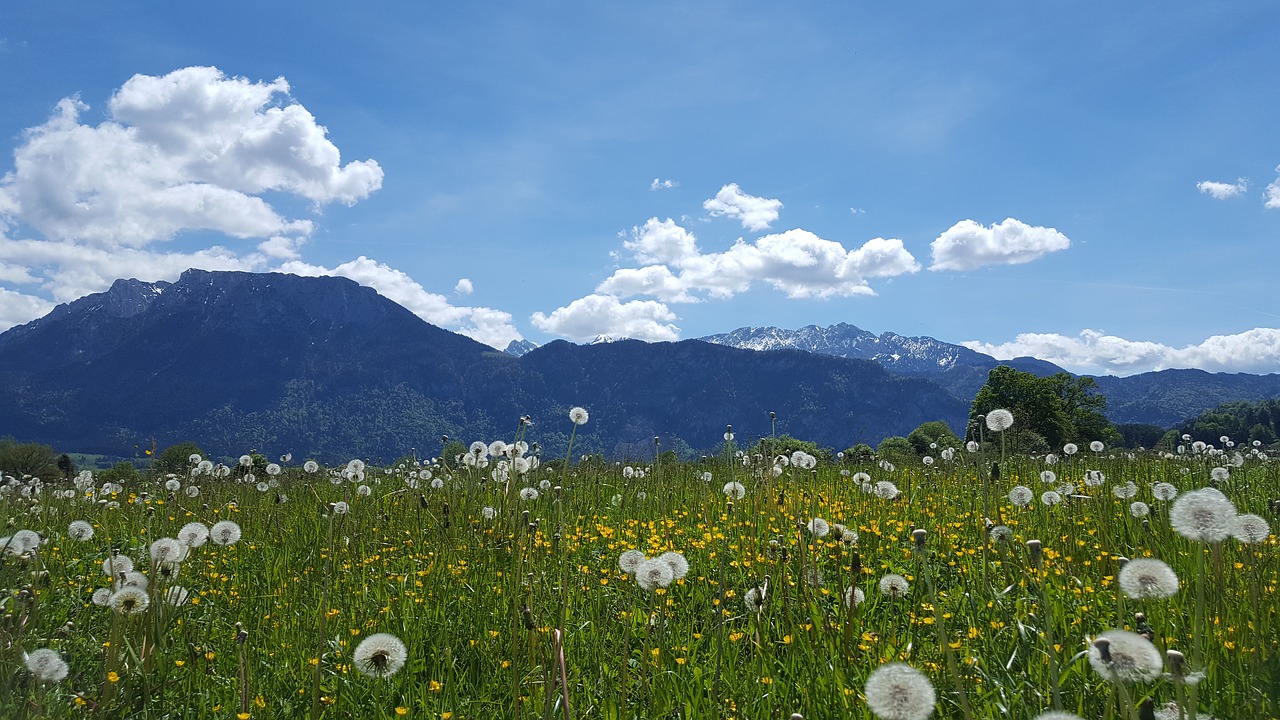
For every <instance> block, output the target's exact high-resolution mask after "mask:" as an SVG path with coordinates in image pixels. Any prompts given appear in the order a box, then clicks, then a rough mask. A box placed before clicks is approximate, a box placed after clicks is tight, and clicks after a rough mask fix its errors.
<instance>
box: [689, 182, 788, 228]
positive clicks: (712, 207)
mask: <svg viewBox="0 0 1280 720" xmlns="http://www.w3.org/2000/svg"><path fill="white" fill-rule="evenodd" d="M702 207H703V208H704V209H705V210H707V211H708V212H710V213H711V216H712V217H719V216H721V215H723V216H725V217H731V218H735V219H737V220H740V221H741V222H742V227H744V228H746V229H748V230H750V231H752V232H756V231H759V230H764V229H766V228H768V227H769V226H770V225H772V224H773V222H774V221H775V220H777V219H778V211H779V210H781V209H782V201H781V200H772V199H770V198H762V197H756V196H754V195H748V194H746V193H744V192H742V189H741V188H739V187H738V184H737V183H729V184H728V185H725V186H724V187H722V188H720V192H718V193H716V196H715V197H713V198H711V199H710V200H707V201H706V202H704V203H702Z"/></svg>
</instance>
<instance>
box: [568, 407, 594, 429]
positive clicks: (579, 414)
mask: <svg viewBox="0 0 1280 720" xmlns="http://www.w3.org/2000/svg"><path fill="white" fill-rule="evenodd" d="M589 418H590V415H588V414H587V411H586V409H585V408H580V407H575V408H573V409H572V410H570V411H569V419H570V420H572V421H573V424H574V425H586V424H587V420H588V419H589Z"/></svg>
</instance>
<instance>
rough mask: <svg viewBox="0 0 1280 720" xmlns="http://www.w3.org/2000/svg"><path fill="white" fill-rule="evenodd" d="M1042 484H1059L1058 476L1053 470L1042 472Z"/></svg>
mask: <svg viewBox="0 0 1280 720" xmlns="http://www.w3.org/2000/svg"><path fill="white" fill-rule="evenodd" d="M1040 482H1042V483H1044V484H1046V485H1049V484H1052V483H1056V482H1058V476H1057V474H1056V473H1054V472H1053V471H1052V470H1041V471H1040Z"/></svg>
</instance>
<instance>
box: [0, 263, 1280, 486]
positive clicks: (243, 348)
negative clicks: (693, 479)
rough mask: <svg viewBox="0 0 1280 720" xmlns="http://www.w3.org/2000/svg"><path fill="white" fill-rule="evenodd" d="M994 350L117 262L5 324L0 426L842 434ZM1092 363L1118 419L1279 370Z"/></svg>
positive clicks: (339, 450) (354, 439)
mask: <svg viewBox="0 0 1280 720" xmlns="http://www.w3.org/2000/svg"><path fill="white" fill-rule="evenodd" d="M516 353H520V354H519V355H518V356H517V354H516ZM997 364H1000V363H999V361H996V360H995V359H994V358H991V357H990V356H987V355H983V354H981V353H977V352H974V351H972V350H970V349H968V348H964V347H962V346H957V345H951V344H948V343H944V342H940V341H938V340H934V339H932V338H927V337H904V336H900V335H895V334H893V333H885V334H883V335H879V336H877V335H874V334H872V333H869V332H866V331H864V330H861V329H859V328H857V327H855V326H853V325H848V324H841V325H836V326H832V327H830V328H819V327H815V326H810V327H806V328H802V329H800V330H797V331H786V330H779V329H777V328H742V329H739V330H736V331H734V332H732V333H726V334H724V335H717V336H712V337H709V338H705V339H704V340H685V341H680V342H674V343H644V342H640V341H636V340H626V339H613V338H610V341H608V342H603V341H602V342H597V343H592V344H588V345H575V344H572V343H568V342H565V341H555V342H551V343H548V344H546V345H543V346H541V347H536V346H532V343H527V344H523V345H520V346H517V347H514V348H508V351H507V352H500V351H497V350H494V349H493V348H490V347H488V346H486V345H482V344H480V343H477V342H475V341H473V340H471V339H469V338H467V337H464V336H462V335H458V334H456V333H452V332H449V331H447V330H444V329H442V328H439V327H436V326H434V325H431V324H430V323H427V322H425V321H423V320H422V319H420V318H418V317H417V316H416V315H414V314H413V313H411V312H409V311H408V310H406V309H405V308H403V307H401V306H399V305H397V304H396V303H394V302H392V301H390V300H388V299H386V298H384V297H382V296H381V295H379V294H377V292H375V291H374V290H372V289H370V288H367V287H362V286H360V285H358V284H356V283H355V282H353V281H351V280H347V279H344V278H336V277H314V278H304V277H297V276H292V275H283V274H278V273H243V272H208V271H202V270H188V271H187V272H185V273H183V275H182V276H181V278H179V279H178V280H177V281H175V282H173V283H167V282H155V283H148V282H141V281H138V280H119V281H117V282H116V283H115V284H113V285H112V287H111V288H110V289H109V290H107V291H106V292H103V293H97V294H94V295H89V296H86V297H84V298H81V299H79V300H76V301H74V302H71V303H67V304H64V305H60V306H58V307H57V308H55V309H54V310H53V311H52V312H50V313H49V314H48V315H47V316H45V317H43V318H40V319H38V320H35V321H32V322H30V323H27V324H25V325H20V326H17V327H14V328H11V329H10V330H8V331H6V332H4V333H2V334H0V407H4V408H5V412H4V413H2V414H0V435H12V436H14V437H17V438H19V439H22V440H24V441H36V442H44V443H49V444H52V445H54V446H55V447H58V448H60V449H69V450H76V451H82V452H101V453H106V454H116V455H122V454H123V455H127V454H129V451H130V450H131V449H132V448H133V447H134V446H135V445H137V444H140V443H148V444H149V443H150V442H151V441H152V438H154V439H155V442H156V443H157V444H159V445H161V446H164V445H168V444H172V443H176V442H180V441H184V440H193V441H195V442H197V444H200V445H201V446H202V447H203V448H205V450H206V451H208V452H210V453H212V454H215V455H238V454H240V453H242V452H246V451H248V450H250V449H256V450H260V451H262V452H265V453H269V454H270V453H275V454H283V453H286V452H289V453H293V454H294V456H295V457H314V458H317V459H320V460H331V461H336V460H341V459H344V458H350V457H364V458H369V459H379V458H382V459H390V458H393V457H398V456H402V455H406V454H408V453H409V452H411V451H417V453H418V454H419V455H420V456H429V455H432V454H438V453H439V448H440V444H441V442H442V439H441V438H442V436H446V435H447V436H449V437H450V438H453V439H455V440H461V441H463V442H470V441H472V440H486V441H489V440H493V439H498V438H502V439H507V440H510V439H511V437H512V435H513V434H514V433H515V432H517V428H518V424H519V419H520V418H521V417H522V416H526V415H527V416H530V417H531V418H532V419H533V422H534V425H533V427H532V428H530V429H529V430H528V436H527V439H529V440H531V441H537V442H539V443H540V444H541V446H542V447H543V448H544V450H545V451H546V452H547V453H551V454H559V453H563V452H564V451H565V449H566V446H567V444H568V439H569V431H570V429H571V425H570V423H569V421H568V417H567V411H568V409H569V408H570V407H572V406H575V405H581V406H583V407H586V408H588V410H589V411H590V413H591V421H590V423H589V424H588V425H586V426H584V427H583V428H581V429H580V430H579V432H578V434H577V435H576V438H575V440H574V447H575V448H576V449H577V450H578V451H581V452H599V453H604V454H606V455H609V456H611V457H619V458H621V457H626V456H632V457H645V456H646V454H647V455H648V456H649V457H652V454H653V448H654V438H655V437H657V438H659V449H662V450H665V449H672V450H676V451H677V452H679V453H681V454H685V455H688V454H693V453H695V452H699V451H710V450H712V449H714V448H716V447H717V446H718V445H720V443H721V442H722V434H723V433H724V430H725V426H726V425H727V424H732V425H733V426H734V430H735V433H736V434H737V436H738V442H739V443H742V442H753V441H754V440H755V439H757V438H759V437H764V436H767V435H769V434H770V433H773V432H777V433H788V434H791V435H793V436H796V437H800V438H803V439H807V440H813V441H815V442H817V443H819V444H820V445H824V446H828V447H834V448H844V447H848V446H849V445H852V444H854V443H855V442H867V443H870V444H875V443H877V442H878V441H879V440H881V439H883V438H884V437H887V436H890V435H905V434H907V433H908V432H910V431H911V430H912V429H913V428H915V427H916V426H918V425H919V424H921V423H923V422H926V421H929V420H944V421H946V422H948V423H949V424H951V425H952V426H953V427H955V428H957V429H962V428H963V427H964V424H965V422H966V419H967V412H968V405H969V402H970V400H971V399H972V397H973V393H975V392H976V391H977V388H978V387H981V385H982V383H983V382H984V381H985V378H986V373H987V372H988V371H989V370H990V369H991V368H992V367H995V366H996V365H997ZM1006 364H1011V365H1014V366H1015V367H1018V368H1019V369H1023V370H1028V371H1031V372H1036V373H1038V374H1050V373H1053V372H1059V371H1061V369H1060V368H1058V367H1056V366H1054V365H1052V364H1050V363H1044V362H1042V361H1039V360H1035V359H1033V358H1022V359H1018V360H1016V361H1010V362H1008V363H1006ZM1098 382H1099V385H1100V387H1101V388H1102V391H1103V392H1104V393H1105V394H1106V395H1107V396H1108V398H1109V400H1110V401H1111V406H1110V408H1109V415H1110V416H1111V418H1112V419H1113V420H1115V421H1118V422H1150V423H1154V424H1159V425H1164V426H1169V425H1172V424H1173V423H1176V422H1178V421H1180V420H1183V419H1185V418H1187V417H1190V416H1191V415H1194V414H1197V413H1198V412H1201V411H1203V410H1205V409H1208V408H1210V407H1213V406H1216V405H1217V404H1219V403H1221V402H1225V401H1229V400H1256V399H1262V398H1265V397H1275V396H1280V375H1261V376H1260V375H1230V374H1209V373H1203V372H1200V371H1191V370H1179V371H1163V372H1159V373H1147V374H1145V375H1138V376H1133V377H1128V378H1109V377H1103V378H1098ZM771 412H773V413H775V416H776V418H777V421H776V423H772V422H771V421H770V418H769V414H770V413H771Z"/></svg>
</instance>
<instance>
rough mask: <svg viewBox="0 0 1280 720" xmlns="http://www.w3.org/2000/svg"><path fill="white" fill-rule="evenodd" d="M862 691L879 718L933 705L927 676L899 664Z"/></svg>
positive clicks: (919, 712) (913, 715)
mask: <svg viewBox="0 0 1280 720" xmlns="http://www.w3.org/2000/svg"><path fill="white" fill-rule="evenodd" d="M988 417H990V416H988ZM863 691H864V693H865V694H866V696H867V707H869V708H871V712H872V713H873V714H874V715H875V716H876V717H877V718H880V720H926V718H928V717H929V716H930V715H932V714H933V708H934V705H936V704H937V695H936V694H935V693H934V690H933V683H931V682H930V681H929V678H928V677H927V676H926V675H925V674H924V673H922V672H920V671H919V670H916V669H915V668H913V667H911V666H910V665H906V664H903V663H889V664H887V665H881V666H880V667H878V668H876V669H875V670H874V671H873V672H872V673H871V675H869V676H868V677H867V684H866V687H865V688H863Z"/></svg>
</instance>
